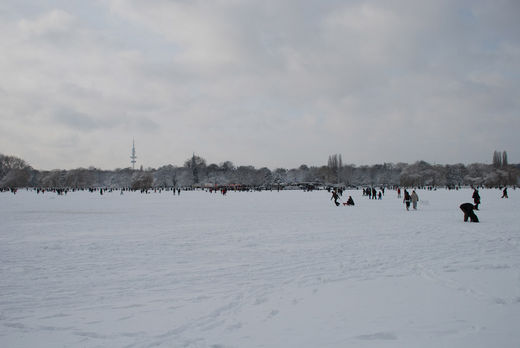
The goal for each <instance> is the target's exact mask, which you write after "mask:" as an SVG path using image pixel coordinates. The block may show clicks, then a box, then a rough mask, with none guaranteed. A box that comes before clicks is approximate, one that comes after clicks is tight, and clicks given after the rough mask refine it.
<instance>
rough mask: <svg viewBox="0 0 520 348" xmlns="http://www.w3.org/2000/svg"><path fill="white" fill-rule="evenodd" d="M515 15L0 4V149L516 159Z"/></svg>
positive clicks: (482, 5) (143, 158) (366, 159)
mask: <svg viewBox="0 0 520 348" xmlns="http://www.w3.org/2000/svg"><path fill="white" fill-rule="evenodd" d="M519 18H520V1H517V0H512V1H503V0H488V1H479V0H468V1H454V0H432V1H415V0H408V1H404V0H403V1H400V0H395V1H394V0H385V1H350V0H342V1H339V0H338V1H335V0H330V1H327V0H315V1H308V0H298V1H296V0H294V1H292V0H288V1H287V0H258V1H257V0H248V1H245V0H244V1H240V0H216V1H197V0H190V1H188V0H177V1H175V0H128V1H126V0H103V1H102V0H91V1H85V0H37V1H34V0H31V1H29V0H23V1H22V0H2V1H1V2H0V121H1V122H0V153H3V154H6V155H15V156H18V157H21V158H23V159H25V160H26V161H27V162H29V164H30V165H32V166H33V167H35V168H37V169H54V168H63V169H70V168H77V167H88V166H96V167H100V168H103V169H114V168H123V167H128V166H130V158H129V156H130V152H131V146H132V139H133V138H135V143H136V152H137V156H138V160H137V164H138V165H143V166H144V167H145V168H146V167H159V166H161V165H165V164H174V165H182V164H183V162H184V160H186V159H187V158H189V157H190V156H191V154H192V153H195V154H197V155H199V156H201V157H203V158H205V159H206V160H207V162H208V164H209V163H217V164H218V163H220V162H223V161H226V160H230V161H232V162H233V163H234V164H235V165H254V166H255V167H264V166H266V167H269V168H271V169H274V168H277V167H285V168H295V167H298V166H299V165H301V164H307V165H324V164H326V163H327V159H328V156H329V155H331V154H335V153H339V154H342V157H343V162H344V163H353V164H357V165H363V164H375V163H383V162H408V163H412V162H415V161H417V160H425V161H428V162H430V163H438V164H439V163H440V164H449V163H459V162H461V163H473V162H483V163H491V160H492V155H493V151H495V150H499V151H502V150H506V151H507V152H508V157H509V161H510V162H515V163H517V162H520V137H519V135H518V132H519V131H520V20H519Z"/></svg>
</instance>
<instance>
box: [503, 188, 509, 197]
mask: <svg viewBox="0 0 520 348" xmlns="http://www.w3.org/2000/svg"><path fill="white" fill-rule="evenodd" d="M501 198H508V196H507V187H504V190H503V191H502V197H501Z"/></svg>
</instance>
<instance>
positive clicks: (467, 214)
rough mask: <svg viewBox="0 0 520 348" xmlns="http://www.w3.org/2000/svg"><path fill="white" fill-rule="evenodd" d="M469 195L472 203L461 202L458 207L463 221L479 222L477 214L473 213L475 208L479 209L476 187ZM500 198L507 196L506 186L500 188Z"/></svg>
mask: <svg viewBox="0 0 520 348" xmlns="http://www.w3.org/2000/svg"><path fill="white" fill-rule="evenodd" d="M471 197H472V198H473V204H471V203H462V204H461V205H460V206H459V208H460V210H462V212H463V213H464V222H467V221H468V220H469V221H470V222H479V220H478V216H477V215H476V214H475V210H479V209H478V206H479V205H480V194H479V192H478V190H477V189H473V195H472V196H471ZM501 198H509V196H508V195H507V187H504V189H503V190H502V197H501Z"/></svg>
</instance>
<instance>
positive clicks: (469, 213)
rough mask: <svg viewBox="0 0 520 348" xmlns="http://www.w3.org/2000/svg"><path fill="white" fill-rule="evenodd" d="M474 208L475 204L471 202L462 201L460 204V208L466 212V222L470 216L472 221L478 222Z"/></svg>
mask: <svg viewBox="0 0 520 348" xmlns="http://www.w3.org/2000/svg"><path fill="white" fill-rule="evenodd" d="M474 209H475V206H474V205H473V204H471V203H462V204H461V205H460V210H462V211H463V212H464V222H466V221H468V218H469V219H470V221H471V222H478V217H477V215H475V213H474V212H473V210H474Z"/></svg>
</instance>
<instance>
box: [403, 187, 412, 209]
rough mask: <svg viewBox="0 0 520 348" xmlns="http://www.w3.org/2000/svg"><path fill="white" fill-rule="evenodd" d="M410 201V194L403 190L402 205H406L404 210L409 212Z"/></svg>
mask: <svg viewBox="0 0 520 348" xmlns="http://www.w3.org/2000/svg"><path fill="white" fill-rule="evenodd" d="M411 200H412V198H411V197H410V194H409V193H408V191H407V190H406V189H405V190H404V199H403V203H404V204H406V210H410V201H411Z"/></svg>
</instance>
